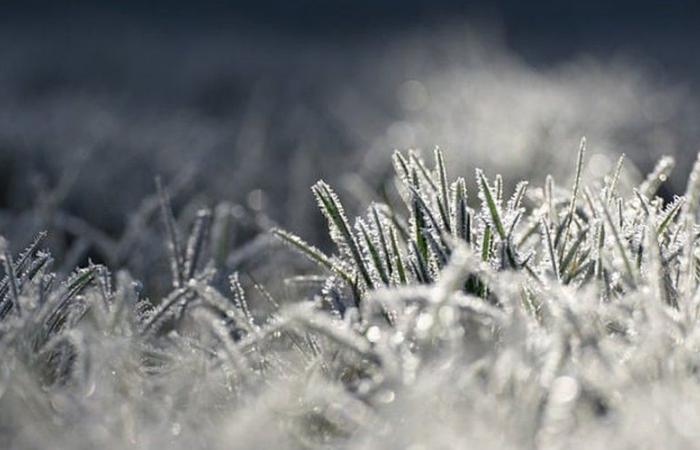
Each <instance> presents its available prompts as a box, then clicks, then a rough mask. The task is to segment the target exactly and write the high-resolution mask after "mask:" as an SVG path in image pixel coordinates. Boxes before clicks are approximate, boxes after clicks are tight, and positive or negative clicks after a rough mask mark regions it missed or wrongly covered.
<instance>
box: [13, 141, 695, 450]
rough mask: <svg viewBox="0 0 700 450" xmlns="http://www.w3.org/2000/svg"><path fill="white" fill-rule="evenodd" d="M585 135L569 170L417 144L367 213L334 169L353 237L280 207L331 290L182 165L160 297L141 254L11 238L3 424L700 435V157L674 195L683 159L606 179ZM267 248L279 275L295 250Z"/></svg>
mask: <svg viewBox="0 0 700 450" xmlns="http://www.w3.org/2000/svg"><path fill="white" fill-rule="evenodd" d="M584 149H585V141H582V145H581V147H580V149H579V153H578V158H577V162H576V166H575V168H574V173H575V175H574V182H573V184H572V186H571V189H570V190H565V189H556V188H555V182H554V179H553V177H547V179H546V180H545V183H544V186H540V187H534V188H533V187H531V186H530V185H529V184H528V183H527V182H520V183H517V184H515V189H514V192H513V193H512V194H509V193H508V192H504V191H505V190H506V189H507V188H506V186H509V185H510V184H508V183H507V180H504V179H503V178H502V177H500V176H498V175H496V176H495V177H493V178H492V179H493V182H490V181H489V179H487V177H486V176H485V175H484V173H483V172H482V171H480V170H477V171H476V172H475V178H474V179H472V180H467V179H465V178H462V177H457V178H456V179H452V178H450V174H449V173H448V170H447V167H448V166H447V165H446V163H445V157H444V155H443V153H442V151H440V150H439V149H436V150H435V152H434V154H433V161H432V162H426V161H424V160H423V159H422V158H421V157H420V156H419V155H418V153H416V152H409V153H408V154H402V153H400V152H397V153H395V154H394V157H393V160H394V168H395V175H396V181H397V186H398V191H399V192H398V196H396V197H395V198H397V199H398V200H397V201H396V202H395V203H396V204H380V203H372V204H370V205H368V208H367V210H366V211H364V212H362V213H361V214H359V215H358V217H349V216H348V214H347V213H346V210H345V208H344V206H343V204H342V202H341V200H340V197H339V196H338V195H337V194H336V193H335V191H334V190H333V189H332V188H331V186H330V185H329V184H327V183H325V182H322V181H321V182H319V183H317V184H315V185H314V186H313V188H312V192H313V195H314V196H315V197H316V199H317V202H318V206H319V209H320V211H321V214H322V215H323V216H324V217H325V219H326V224H327V228H328V232H329V234H330V236H331V238H332V241H333V243H334V248H333V249H332V250H330V251H322V250H321V249H319V248H317V247H315V246H313V245H311V244H309V243H308V242H306V241H305V240H303V239H302V238H300V237H298V236H296V235H294V234H292V233H290V232H288V231H284V230H282V229H280V228H275V227H271V234H272V235H273V236H275V237H277V238H278V239H279V240H281V241H282V242H284V243H285V244H287V245H288V246H289V247H291V248H292V249H294V250H295V251H297V252H298V253H301V254H302V255H303V256H304V257H306V258H307V259H309V260H310V261H312V262H313V263H314V264H315V265H316V267H318V272H319V273H318V274H317V275H308V274H307V275H304V276H300V277H295V278H294V281H295V282H298V283H305V286H306V285H308V286H312V288H310V289H309V290H310V293H308V295H307V293H306V292H305V293H304V294H303V295H298V294H297V293H295V292H294V293H291V294H289V293H287V292H286V291H284V292H279V291H280V290H279V289H277V290H275V289H276V288H275V286H274V283H270V284H271V285H270V286H269V289H268V286H265V287H263V286H262V285H261V284H260V283H258V282H257V281H256V278H255V277H257V276H258V273H257V272H256V271H257V270H262V269H259V268H257V267H252V268H251V267H246V266H243V265H242V264H239V263H238V262H240V261H241V260H242V259H241V257H240V256H239V255H238V254H237V253H236V252H231V253H230V254H229V252H230V250H227V249H226V248H225V247H226V245H227V244H226V242H228V241H229V237H228V236H227V235H226V233H225V230H226V229H228V228H230V227H232V226H235V223H234V222H235V221H234V220H233V218H234V217H235V215H234V213H233V209H232V207H231V206H230V205H228V206H225V207H222V206H218V207H214V208H212V209H209V208H199V207H198V208H193V209H192V210H191V214H190V215H189V219H187V218H185V217H178V219H177V220H176V216H175V214H174V212H173V210H172V205H171V203H170V200H169V198H168V194H167V192H166V189H165V188H164V187H163V186H162V185H161V184H160V183H158V188H157V190H158V199H159V201H158V203H159V204H160V207H161V213H162V216H163V221H162V222H163V223H162V225H163V229H164V232H163V234H164V236H165V239H164V241H165V247H166V248H168V252H169V253H168V259H169V262H170V280H169V281H168V280H166V281H165V282H164V283H163V284H164V285H167V287H166V288H165V291H166V292H165V293H164V294H163V295H158V296H156V297H155V298H153V299H150V298H148V297H147V295H146V294H147V293H148V291H147V290H145V289H144V288H143V286H141V285H140V284H139V283H137V282H135V281H134V280H133V278H132V277H131V276H130V275H129V274H128V273H126V272H125V271H115V272H112V271H110V270H109V269H108V268H107V267H105V266H102V265H96V264H87V265H86V266H85V267H82V268H79V269H76V270H74V271H73V272H71V273H70V274H69V275H67V276H66V275H63V274H62V273H61V272H60V271H57V270H55V269H54V268H53V258H52V257H51V253H50V252H48V251H47V250H45V249H43V248H42V247H43V240H42V238H43V235H41V236H39V237H38V238H37V239H36V240H35V241H34V242H33V243H31V244H30V245H29V246H28V247H27V248H26V250H25V251H23V252H22V253H20V254H19V255H17V256H16V255H14V254H13V253H12V252H11V251H10V246H9V245H8V244H7V243H6V242H5V241H4V240H3V241H1V242H0V255H2V256H0V257H1V258H2V262H3V264H2V266H3V269H2V270H3V279H2V280H1V281H0V356H1V358H0V419H1V421H0V424H2V427H0V433H2V434H3V435H2V437H3V438H7V439H5V440H6V441H7V442H11V443H12V446H14V447H17V448H20V447H28V448H35V447H38V446H39V445H37V443H42V442H43V443H45V442H51V441H56V442H55V444H56V446H57V447H58V448H73V447H80V448H104V447H112V448H126V447H129V446H140V447H150V446H159V445H169V446H171V447H173V446H174V447H175V448H187V447H190V448H191V447H195V448H227V447H229V446H230V443H231V442H236V443H237V445H238V444H240V445H242V446H250V447H256V446H257V447H266V448H272V447H274V448H300V447H303V448H318V449H322V448H341V447H342V448H395V447H401V448H404V447H405V448H408V447H410V446H412V445H415V446H420V445H423V446H426V447H441V446H448V447H450V446H451V447H458V448H466V447H472V446H478V445H479V444H483V443H487V444H490V443H494V442H497V443H498V446H504V445H506V446H509V447H513V448H550V447H551V448H587V447H586V446H587V445H589V444H590V442H591V439H592V438H595V439H596V440H597V442H598V441H599V442H605V443H606V445H608V444H609V440H610V439H611V436H612V435H611V434H610V433H613V434H614V435H615V437H614V438H612V439H613V440H615V439H617V440H615V443H616V444H619V445H615V447H620V448H624V447H641V446H643V445H646V444H648V442H645V439H644V438H640V437H639V436H637V428H638V427H636V426H633V427H631V425H636V424H637V421H638V420H641V419H640V417H641V418H643V419H644V420H648V423H649V424H653V427H654V428H653V429H654V433H655V434H659V433H662V434H663V441H664V444H668V446H674V445H673V444H674V443H679V442H680V443H686V442H687V433H686V432H680V431H678V426H679V425H678V424H679V423H680V422H678V420H677V419H678V409H677V404H684V405H686V406H688V407H691V408H692V405H693V403H692V402H693V401H694V399H695V396H697V394H698V393H700V383H698V379H697V363H698V360H697V342H698V341H697V339H698V325H697V317H698V309H699V308H700V306H699V305H700V301H699V300H698V299H700V292H699V290H698V287H697V277H698V273H697V272H698V267H699V266H700V264H698V261H697V250H698V248H697V246H698V240H697V238H698V227H697V223H696V219H697V217H696V216H697V202H698V196H699V195H700V194H699V192H700V188H699V186H700V181H698V180H700V159H699V162H698V163H697V164H696V166H695V167H694V169H693V173H692V174H691V177H690V180H689V182H688V189H687V192H686V195H685V196H684V197H678V198H675V199H674V200H673V201H671V202H668V203H666V204H665V203H664V201H663V200H662V199H661V198H660V197H657V196H656V195H655V193H656V191H657V189H658V187H659V183H660V182H661V181H663V180H662V178H664V177H665V176H667V174H668V170H669V166H670V162H669V161H668V160H667V159H665V160H662V161H661V162H660V163H659V165H657V168H656V169H655V170H654V173H652V174H651V175H650V176H649V177H647V179H646V180H645V181H641V182H640V183H639V184H638V185H637V186H636V188H634V189H628V186H625V185H622V183H621V182H620V174H621V172H622V170H623V162H624V160H623V159H622V158H620V160H619V161H618V163H617V165H616V166H615V167H613V168H610V170H609V171H608V173H609V174H610V175H609V176H608V178H607V179H588V178H584V177H583V174H584V173H586V171H584V170H583V169H584V167H585V164H586V161H585V152H584ZM469 186H471V187H469ZM471 188H475V189H477V192H478V195H477V196H476V201H474V202H471V203H470V197H469V195H468V189H471ZM628 190H629V192H627V191H628ZM387 198H392V197H389V196H387ZM158 203H156V204H158ZM212 211H214V212H212ZM222 215H223V216H225V217H223V216H222ZM185 225H189V227H188V230H189V232H188V233H184V232H182V231H181V229H180V228H182V230H185ZM180 236H184V237H186V239H182V240H181V238H180ZM257 239H258V238H255V239H253V241H252V242H251V243H250V245H259V244H258V242H259V241H257ZM253 249H254V250H253V253H256V255H257V254H258V250H257V249H259V247H255V246H254V247H253ZM265 250H266V251H270V252H272V251H274V253H272V263H271V264H270V266H272V267H273V270H272V273H274V275H273V276H270V277H268V278H266V279H265V280H266V281H267V280H270V279H271V280H273V281H274V280H275V279H276V278H275V277H277V276H278V273H279V272H280V271H281V269H286V268H287V267H279V265H278V262H279V261H284V259H283V253H281V252H279V249H271V248H267V247H265ZM248 251H249V250H248ZM230 261H233V263H231V262H230ZM166 272H167V270H166ZM239 272H240V273H241V274H242V275H243V276H239V275H238V273H239ZM246 280H252V284H251V283H250V282H248V281H246ZM251 287H253V288H254V289H250V288H251ZM689 393H690V394H692V395H690V394H689ZM650 411H651V412H650ZM659 416H662V417H664V420H661V421H659V420H658V418H659ZM683 419H684V420H689V421H692V420H693V415H692V414H688V415H685V416H684V417H683ZM684 423H685V422H684ZM28 424H31V425H32V426H31V427H30V426H28ZM688 429H690V428H688ZM630 430H632V431H630ZM389 431H390V432H389ZM685 431H687V430H685ZM229 433H233V434H229ZM232 435H233V436H235V438H236V439H233V438H232V437H231V436H232ZM617 435H619V437H618V436H617ZM76 436H77V437H78V438H76ZM444 436H447V438H446V439H447V441H444V440H443V438H442V437H444ZM15 443H16V444H15ZM248 444H250V445H248ZM443 444H444V445H443Z"/></svg>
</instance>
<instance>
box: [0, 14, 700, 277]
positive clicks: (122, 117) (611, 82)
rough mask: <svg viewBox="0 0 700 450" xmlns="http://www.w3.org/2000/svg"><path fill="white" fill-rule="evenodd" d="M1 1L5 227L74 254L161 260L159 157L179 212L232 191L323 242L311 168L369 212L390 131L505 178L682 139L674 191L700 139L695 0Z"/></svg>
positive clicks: (241, 222) (634, 166)
mask: <svg viewBox="0 0 700 450" xmlns="http://www.w3.org/2000/svg"><path fill="white" fill-rule="evenodd" d="M611 3H613V4H611ZM2 10H3V11H2V15H0V233H1V234H3V235H5V236H7V237H9V238H10V239H11V241H12V242H13V245H14V246H17V247H21V246H23V245H24V244H25V243H26V242H27V241H29V240H30V239H31V236H32V235H33V234H35V233H36V232H38V231H39V230H41V229H49V230H50V231H51V236H52V241H51V245H52V247H53V248H54V251H55V252H56V253H57V254H58V255H59V259H60V260H64V261H65V264H66V267H69V266H70V264H73V263H79V262H83V261H85V260H86V259H87V258H88V257H89V258H92V259H94V260H97V261H104V260H105V259H107V260H109V261H110V262H112V263H114V264H117V265H122V264H123V265H126V266H129V267H131V268H132V269H133V270H135V271H136V272H139V274H142V273H143V272H145V271H147V270H148V267H150V264H151V263H152V261H153V260H154V259H158V258H157V257H156V256H149V255H153V254H154V253H152V252H151V251H150V250H148V249H149V248H150V247H153V246H161V243H160V240H158V239H155V238H154V236H155V235H152V234H149V233H148V232H146V230H151V229H153V230H158V226H159V225H158V223H157V220H154V219H151V217H152V216H153V214H150V213H143V212H144V211H146V212H148V211H150V210H149V206H148V205H149V199H152V196H153V193H154V192H155V185H154V178H155V177H156V176H161V177H162V178H163V180H164V181H165V183H166V185H168V186H169V190H170V191H171V193H172V194H173V198H174V204H175V207H176V210H177V211H178V214H179V215H180V216H181V217H184V218H183V219H182V220H183V221H184V222H185V223H187V221H188V219H187V217H191V216H192V214H193V211H194V209H195V208H194V207H193V206H192V205H193V204H194V205H207V204H209V205H211V204H213V203H214V202H221V201H224V202H229V203H228V204H229V206H230V209H229V211H230V214H232V217H234V218H235V220H236V224H237V225H236V226H237V227H238V228H237V229H238V231H237V234H236V236H235V239H234V241H235V245H239V246H245V245H248V244H250V242H251V239H252V236H255V235H256V234H257V232H258V231H260V230H264V229H265V228H266V227H269V226H270V225H272V224H280V225H283V226H285V227H287V228H290V229H292V230H293V231H295V232H297V233H299V234H301V235H303V236H305V237H306V238H308V239H309V240H310V241H312V242H315V243H319V244H320V245H323V243H324V241H323V239H324V232H323V229H322V227H321V226H320V225H321V224H322V221H321V217H320V215H319V214H318V213H317V212H316V209H315V205H314V202H313V198H312V196H311V194H310V191H309V186H310V185H311V184H312V183H313V182H314V181H315V180H317V179H319V178H324V179H326V180H327V181H329V182H330V183H331V184H332V185H333V186H335V187H336V188H337V189H338V190H339V191H340V192H341V194H342V196H343V198H344V200H345V202H346V203H347V204H348V207H349V209H350V210H351V211H353V212H358V211H360V209H361V208H364V207H365V206H366V205H367V202H368V201H370V200H373V199H377V198H378V197H377V194H376V193H377V192H378V191H379V190H380V189H382V186H383V185H385V184H386V183H388V182H390V177H389V174H390V155H391V152H392V151H393V150H394V149H407V148H416V149H419V150H421V151H423V152H425V154H426V155H429V154H430V153H429V152H431V151H432V149H433V148H434V146H436V145H438V146H440V147H441V148H443V149H444V150H445V151H446V154H447V159H448V163H449V170H450V174H451V175H452V176H456V175H466V176H467V177H468V179H470V178H471V177H470V175H471V174H472V173H473V169H474V167H477V166H479V167H483V168H484V169H485V170H486V171H487V173H488V174H490V175H492V174H494V173H496V172H500V173H502V174H503V175H504V177H505V178H506V179H507V180H509V181H510V182H511V183H515V182H516V181H518V180H519V179H522V178H528V179H532V180H533V181H534V182H535V183H537V182H539V181H541V180H542V179H544V177H545V175H546V174H548V173H552V174H554V175H557V176H558V177H559V180H560V182H561V183H568V179H569V178H568V177H569V176H570V174H571V172H572V171H573V169H574V167H573V166H574V160H575V154H576V151H577V147H578V142H579V139H580V138H581V136H583V135H585V136H587V138H588V143H589V153H588V157H587V161H588V162H587V166H586V174H587V176H600V175H601V174H604V173H606V172H607V171H609V170H610V169H611V168H612V166H613V165H614V164H615V161H616V160H617V158H618V156H619V155H620V154H621V153H625V154H626V156H627V161H628V165H627V169H626V173H627V174H628V176H630V177H632V178H634V177H635V176H638V173H642V174H643V173H645V172H646V171H648V170H650V169H651V168H652V167H653V165H654V163H655V161H656V160H657V159H658V158H659V157H660V156H661V155H664V154H669V155H673V156H674V157H676V159H677V161H678V162H679V164H678V166H677V168H676V170H675V171H674V173H673V175H672V177H671V178H672V180H671V183H670V184H669V186H668V187H667V188H666V190H665V191H663V194H664V195H665V196H668V197H670V196H671V195H672V194H673V193H678V192H682V191H683V189H684V186H685V176H686V175H687V173H688V171H689V166H690V165H691V162H692V160H694V158H695V155H696V152H697V150H698V149H700V129H699V128H698V126H697V119H698V117H699V115H698V101H697V99H698V95H697V92H698V87H700V63H699V62H698V58H697V57H696V56H697V55H698V54H700V27H698V25H700V4H698V3H697V2H692V1H675V2H662V1H634V2H633V1H618V2H608V1H597V0H591V1H587V2H555V1H553V0H551V1H550V0H545V1H538V2H523V1H517V0H501V1H471V2H460V1H456V0H432V1H428V0H404V1H401V2H399V1H390V0H374V1H370V0H355V1H350V0H342V1H320V0H300V1H289V2H283V1H273V0H257V1H232V2H223V1H222V2H215V1H211V0H209V1H207V0H205V1H198V2H182V1H170V2H168V1H116V0H115V1H87V0H86V1H61V2H57V1H31V0H29V1H23V2H4V3H3V6H2ZM470 187H471V188H472V192H474V191H475V185H471V186H470ZM473 198H476V196H475V195H474V196H473ZM144 199H145V200H144ZM136 211H139V212H138V214H136V213H135V212H136ZM142 213H143V214H142ZM188 214H189V216H188ZM135 217H136V218H143V220H142V222H144V223H145V225H143V224H142V225H138V224H136V225H135V224H134V221H135V219H134V218H135ZM136 222H138V220H136ZM151 223H153V224H154V225H153V226H151V225H149V224H151ZM139 227H141V228H139ZM154 233H156V231H154ZM125 235H127V237H126V238H125V237H124V236H125ZM134 236H135V237H134ZM127 238H128V239H127ZM129 239H130V240H129ZM124 240H127V241H128V245H126V244H124V246H125V248H126V250H124V249H123V248H122V247H119V248H120V249H121V250H119V252H121V253H119V255H118V256H114V255H113V254H112V253H113V252H114V251H115V250H114V246H115V245H116V244H115V242H121V243H123V241H124ZM154 242H155V243H154ZM110 246H112V247H110ZM149 246H150V247H149ZM134 248H142V249H146V250H144V251H142V252H135V250H133V249H134ZM248 251H249V253H255V251H254V248H253V250H251V249H248ZM158 261H161V259H158ZM69 263H70V264H69ZM239 263H240V260H236V261H234V263H232V264H233V265H234V266H235V265H236V264H239Z"/></svg>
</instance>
